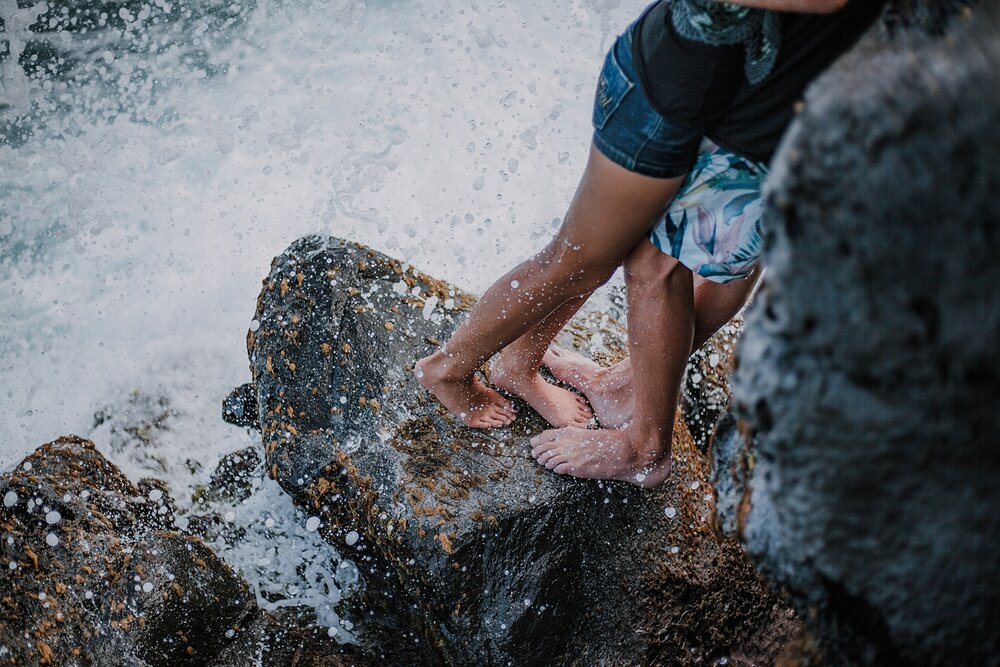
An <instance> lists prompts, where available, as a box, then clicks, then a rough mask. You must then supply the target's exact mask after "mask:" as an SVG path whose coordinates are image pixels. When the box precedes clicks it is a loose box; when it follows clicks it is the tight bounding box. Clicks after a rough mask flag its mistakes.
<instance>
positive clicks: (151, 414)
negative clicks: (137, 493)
mask: <svg viewBox="0 0 1000 667" xmlns="http://www.w3.org/2000/svg"><path fill="white" fill-rule="evenodd" d="M176 419H177V411H176V410H174V409H173V408H172V407H171V405H170V401H169V400H168V399H167V398H166V397H163V396H159V397H156V396H149V395H148V394H144V393H141V392H138V391H136V392H132V393H131V394H130V395H129V396H128V399H127V400H124V401H121V402H119V403H111V404H108V405H106V406H105V407H103V408H101V409H99V410H98V411H97V412H95V413H94V425H93V429H92V430H91V431H90V433H89V437H90V438H91V439H92V440H95V441H97V442H102V443H106V444H107V446H108V447H110V448H111V451H112V452H114V453H115V455H117V456H120V457H122V459H119V460H125V461H128V463H130V464H133V465H135V466H136V467H137V468H140V469H142V470H149V471H152V472H154V474H161V473H165V472H168V471H169V470H170V469H171V465H170V457H169V455H168V454H167V453H165V452H164V451H163V446H162V445H163V443H162V436H163V434H164V433H166V432H168V431H170V428H171V425H172V423H173V422H174V421H175V420H176Z"/></svg>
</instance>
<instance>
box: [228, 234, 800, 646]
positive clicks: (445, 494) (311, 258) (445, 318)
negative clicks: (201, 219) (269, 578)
mask: <svg viewBox="0 0 1000 667" xmlns="http://www.w3.org/2000/svg"><path fill="white" fill-rule="evenodd" d="M471 304H472V299H471V298H470V297H469V296H468V295H467V294H465V293H463V292H461V291H459V290H456V289H454V288H451V287H449V286H448V285H446V284H444V283H441V282H439V281H436V280H434V279H432V278H430V277H428V276H425V275H423V274H420V273H418V272H416V271H414V270H413V269H412V268H409V267H406V266H404V265H401V264H400V263H399V262H397V261H396V260H393V259H391V258H388V257H386V256H384V255H381V254H379V253H376V252H374V251H371V250H367V249H365V248H363V247H360V246H357V245H355V244H351V243H348V242H344V241H340V240H338V239H334V238H320V237H306V238H304V239H300V240H299V241H297V242H295V243H294V244H293V245H292V246H291V247H289V248H288V250H287V251H286V252H285V253H284V254H282V255H281V256H280V257H278V258H276V259H275V261H274V263H273V264H272V268H271V272H270V275H269V276H268V277H267V278H266V279H265V280H264V283H263V290H262V291H261V295H260V298H259V300H258V305H257V312H256V315H255V320H254V323H253V324H252V326H251V333H250V335H249V340H248V343H249V345H248V348H249V354H250V361H251V370H252V373H253V379H254V386H255V388H256V392H248V391H247V390H245V389H243V390H241V391H239V392H236V393H235V394H234V396H233V397H232V398H231V399H229V400H227V403H226V407H225V410H226V413H227V415H228V417H229V418H230V419H234V420H235V419H237V414H238V413H239V414H246V412H247V405H248V404H252V402H253V401H252V400H251V401H249V402H247V401H240V400H238V399H239V397H240V396H243V397H244V398H246V397H247V396H248V395H250V394H253V393H256V396H255V397H254V398H255V400H256V403H257V408H258V415H259V423H260V427H261V430H262V433H263V440H264V446H265V452H266V463H265V465H266V467H267V470H268V471H269V473H270V474H271V475H272V476H273V477H274V478H275V479H276V480H277V481H278V482H279V483H280V484H281V485H282V487H283V488H285V489H286V490H287V491H288V492H289V493H290V494H292V496H293V497H294V498H296V499H297V500H298V501H299V502H300V503H301V504H302V505H304V506H306V507H307V511H308V512H310V513H311V514H313V515H314V516H315V517H317V518H318V519H319V520H320V521H321V524H320V527H319V530H320V531H321V533H322V534H323V535H324V537H326V539H327V540H329V541H330V542H332V543H333V544H335V545H336V546H337V548H338V549H339V550H341V552H342V553H344V554H345V555H347V556H349V557H352V558H353V559H354V560H355V561H356V562H357V563H358V566H359V570H360V571H361V572H362V575H363V577H364V579H365V586H366V598H365V600H364V605H365V606H364V607H362V608H363V609H365V610H367V613H368V616H369V618H370V619H372V620H369V622H368V624H367V627H365V628H363V636H365V637H367V639H368V641H370V642H372V644H373V645H375V646H376V647H378V650H379V651H380V652H381V653H383V654H384V655H385V657H384V658H383V660H384V661H385V662H386V664H434V665H438V664H455V665H465V664H482V665H506V664H508V663H511V664H574V663H575V664H587V665H590V664H608V665H611V664H621V665H626V664H628V665H633V664H646V663H648V664H703V663H704V662H705V661H708V660H712V659H715V658H719V657H724V656H726V657H730V660H731V664H742V663H746V662H747V661H749V660H756V661H765V662H767V661H771V660H773V658H774V655H775V654H776V653H777V652H778V650H779V649H780V647H781V646H782V644H783V643H785V642H786V641H787V640H788V638H789V637H790V635H791V634H792V633H793V632H795V631H796V629H797V627H798V626H797V621H796V620H795V618H794V616H793V615H792V614H791V613H790V612H789V610H788V609H787V608H785V607H784V606H783V605H782V604H781V603H780V602H779V601H778V600H777V598H775V597H774V596H773V595H772V594H771V593H770V592H769V591H768V589H767V587H766V586H765V585H764V584H763V581H762V580H761V579H760V578H759V577H758V575H757V574H756V572H755V571H753V569H752V567H751V566H750V564H749V562H748V560H747V559H746V558H745V556H744V555H743V553H742V551H741V549H740V547H739V545H738V544H737V543H736V542H735V541H733V540H731V539H729V538H722V537H720V535H719V534H718V533H717V531H716V529H715V528H714V522H713V516H714V508H713V498H712V493H711V489H710V487H709V486H708V485H707V472H708V470H707V464H706V462H705V460H704V459H703V458H702V456H701V455H700V454H699V452H698V451H697V450H696V449H695V447H694V445H693V442H692V440H691V437H690V435H689V434H688V432H687V429H686V428H685V427H684V426H683V425H682V424H680V423H679V424H678V427H677V430H676V432H675V437H674V474H673V477H672V478H671V479H670V481H668V482H667V483H666V484H664V485H663V486H662V487H660V488H659V489H658V490H656V491H652V492H649V491H641V490H639V489H635V488H632V487H627V486H625V485H620V484H604V483H598V482H594V481H581V480H575V479H572V478H567V477H560V476H557V475H555V474H553V473H549V472H547V471H545V470H544V469H542V468H540V467H539V466H538V465H537V464H535V462H534V461H533V460H532V459H531V457H530V453H529V446H528V442H527V441H528V438H529V437H530V436H531V435H533V434H535V433H537V432H539V431H540V430H542V429H543V428H544V427H545V425H544V424H543V422H542V421H541V419H540V418H539V417H538V416H537V415H535V414H534V413H533V412H532V411H531V410H530V409H528V408H527V406H524V405H522V406H521V412H520V416H519V418H518V420H517V421H516V422H515V423H514V425H512V426H511V427H510V428H507V429H496V430H486V431H483V430H472V429H468V428H465V427H464V426H463V425H462V424H461V423H460V422H458V421H457V420H455V419H453V418H452V417H451V416H450V415H448V414H447V412H446V411H445V410H444V409H443V408H442V407H441V406H440V405H439V404H438V403H437V402H436V401H434V400H433V399H431V398H430V397H429V396H428V395H427V394H426V392H424V391H422V390H421V389H420V388H419V385H418V384H417V382H416V379H415V378H414V377H413V374H412V367H413V362H414V361H415V360H416V359H418V358H419V357H421V356H423V355H425V354H427V353H429V352H430V351H431V350H433V349H434V348H435V347H437V346H438V345H439V344H440V342H441V341H444V340H445V339H446V338H447V337H448V336H449V335H450V333H451V332H452V331H453V329H454V328H455V326H456V325H457V320H458V319H459V318H461V317H463V316H464V314H465V312H466V311H467V310H468V309H469V308H470V307H471ZM602 327H603V329H602ZM597 331H600V332H601V334H602V336H601V337H602V339H603V340H604V341H605V342H604V344H603V346H602V347H603V349H605V350H606V354H607V355H608V356H613V355H614V351H615V350H617V351H618V352H619V353H620V350H621V347H620V339H621V332H620V331H619V330H617V329H616V328H615V327H614V324H613V322H612V321H611V320H609V319H608V318H594V317H592V318H591V320H584V321H578V322H576V323H575V324H574V325H572V326H571V327H569V328H568V329H567V331H566V332H565V333H564V336H563V339H562V341H561V342H562V343H563V344H567V345H574V344H576V345H580V344H581V343H583V342H585V341H586V340H587V339H589V337H590V336H591V335H593V334H594V333H595V332H597ZM609 350H610V351H609Z"/></svg>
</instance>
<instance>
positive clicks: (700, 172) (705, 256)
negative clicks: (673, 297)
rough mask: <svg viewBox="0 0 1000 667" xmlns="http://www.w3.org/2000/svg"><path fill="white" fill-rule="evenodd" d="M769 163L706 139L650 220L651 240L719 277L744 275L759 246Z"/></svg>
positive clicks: (723, 279) (703, 273) (699, 269)
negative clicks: (662, 207)
mask: <svg viewBox="0 0 1000 667" xmlns="http://www.w3.org/2000/svg"><path fill="white" fill-rule="evenodd" d="M767 173H768V172H767V167H766V166H764V165H763V164H761V163H758V162H754V161H752V160H748V159H746V158H743V157H740V156H739V155H736V154H734V153H731V152H729V151H727V150H724V149H722V148H719V147H718V146H716V145H715V144H714V143H712V142H711V141H709V140H708V139H705V140H704V141H703V142H702V145H701V147H700V150H699V153H698V159H697V160H696V162H695V165H694V167H693V168H692V169H691V171H690V172H689V173H688V175H687V178H686V179H685V180H684V183H683V184H682V185H681V187H680V190H678V192H677V195H676V196H675V197H674V199H673V201H671V203H670V205H669V206H668V207H667V209H666V210H665V211H664V213H663V215H662V217H661V218H660V219H659V220H658V221H657V223H656V224H655V225H654V226H653V230H652V231H651V232H650V236H649V238H650V240H651V241H652V242H653V245H655V246H656V247H657V248H659V249H660V250H661V251H663V252H665V253H666V254H668V255H670V256H671V257H674V258H675V259H677V260H678V261H679V262H680V263H681V264H683V265H684V266H686V267H688V268H689V269H691V270H692V271H693V272H695V273H697V274H698V275H700V276H702V277H703V278H708V279H709V280H713V281H715V282H717V283H728V282H731V281H733V280H737V279H739V278H745V277H746V276H747V275H749V273H750V272H751V271H752V270H753V268H754V266H756V264H757V262H758V261H759V259H760V251H761V226H760V225H761V215H762V214H763V211H764V202H763V200H762V197H761V188H762V187H763V184H764V179H765V178H766V177H767Z"/></svg>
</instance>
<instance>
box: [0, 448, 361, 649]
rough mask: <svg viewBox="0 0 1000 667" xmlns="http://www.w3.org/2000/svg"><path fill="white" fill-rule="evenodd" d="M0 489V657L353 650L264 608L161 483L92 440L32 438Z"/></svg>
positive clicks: (5, 477)
mask: <svg viewBox="0 0 1000 667" xmlns="http://www.w3.org/2000/svg"><path fill="white" fill-rule="evenodd" d="M0 499H2V502H3V504H2V506H0V562H2V564H3V574H2V576H0V609H2V613H0V664H8V663H9V664H17V665H89V664H93V665H135V666H137V667H143V666H148V667H160V666H162V667H173V666H175V665H213V666H215V667H243V666H244V665H248V664H254V663H256V664H262V665H268V666H275V667H276V666H278V665H288V664H291V659H292V656H293V654H296V653H297V654H299V655H300V656H301V661H300V662H299V664H304V665H305V664H324V665H338V664H340V663H339V662H337V661H338V660H340V659H341V658H342V657H343V656H342V655H341V654H342V653H349V650H350V649H349V648H348V649H344V650H343V651H341V649H340V647H338V646H337V645H336V644H334V643H333V642H332V640H329V639H328V638H326V637H325V633H323V635H317V633H316V632H314V631H312V630H310V629H306V628H302V627H300V626H301V624H296V623H294V622H292V620H291V619H290V618H289V617H288V615H287V614H283V615H274V614H267V613H262V612H260V610H259V609H258V608H257V605H256V602H255V600H254V597H253V595H252V593H251V592H250V590H249V589H248V588H247V585H246V583H245V582H244V581H243V580H242V579H241V578H240V577H238V576H237V575H236V574H235V573H234V572H233V571H232V570H231V569H230V568H229V567H228V566H227V565H225V564H224V563H222V562H221V561H220V560H219V559H218V558H217V557H216V556H215V554H214V553H213V552H212V550H211V549H209V548H208V547H207V546H205V544H204V543H203V542H202V541H201V540H199V539H196V538H193V537H190V536H185V535H181V534H179V533H178V532H176V527H175V526H174V525H173V519H172V512H171V510H170V500H169V498H168V497H166V496H165V495H163V494H162V491H159V490H156V489H154V488H150V489H149V490H143V489H140V488H139V487H137V486H136V485H134V484H132V483H131V482H130V481H129V480H128V479H127V478H126V477H125V476H124V475H122V474H121V472H120V471H119V470H118V469H117V468H116V467H115V466H114V465H112V464H111V463H109V462H108V461H107V460H106V459H105V458H104V457H103V456H101V454H100V453H99V452H98V451H97V450H96V449H94V446H93V444H92V443H91V442H89V441H87V440H82V439H80V438H75V437H65V438H60V439H59V440H56V441H55V442H52V443H49V444H47V445H43V446H42V447H40V448H38V449H37V450H36V451H35V452H34V453H33V454H31V455H30V456H28V457H27V458H26V459H25V460H24V461H22V462H21V463H19V464H18V465H17V467H16V468H14V470H13V471H12V472H10V473H8V474H5V475H4V476H3V477H2V478H0ZM10 564H13V567H11V565H10ZM258 660H259V662H256V661H258ZM310 660H322V662H321V663H320V662H310ZM352 662H354V663H355V664H357V661H356V660H352Z"/></svg>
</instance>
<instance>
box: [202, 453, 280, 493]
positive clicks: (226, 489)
mask: <svg viewBox="0 0 1000 667" xmlns="http://www.w3.org/2000/svg"><path fill="white" fill-rule="evenodd" d="M262 466H263V459H262V458H261V455H260V453H259V452H258V451H257V448H255V447H245V448H244V449H241V450H239V451H235V452H230V453H229V454H226V455H225V456H223V457H222V459H220V460H219V463H218V465H216V466H215V470H214V471H212V477H211V479H210V480H209V483H208V486H207V487H205V488H204V489H203V490H202V491H201V493H198V494H196V495H197V496H198V498H202V497H204V498H205V499H207V500H211V501H218V500H227V501H229V502H239V501H241V500H244V499H246V498H248V497H249V496H250V494H251V492H253V489H254V487H255V486H256V485H257V484H258V483H259V480H260V479H261V478H262V477H263V475H264V472H263V470H262ZM198 498H194V499H193V500H195V501H197V500H198Z"/></svg>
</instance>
